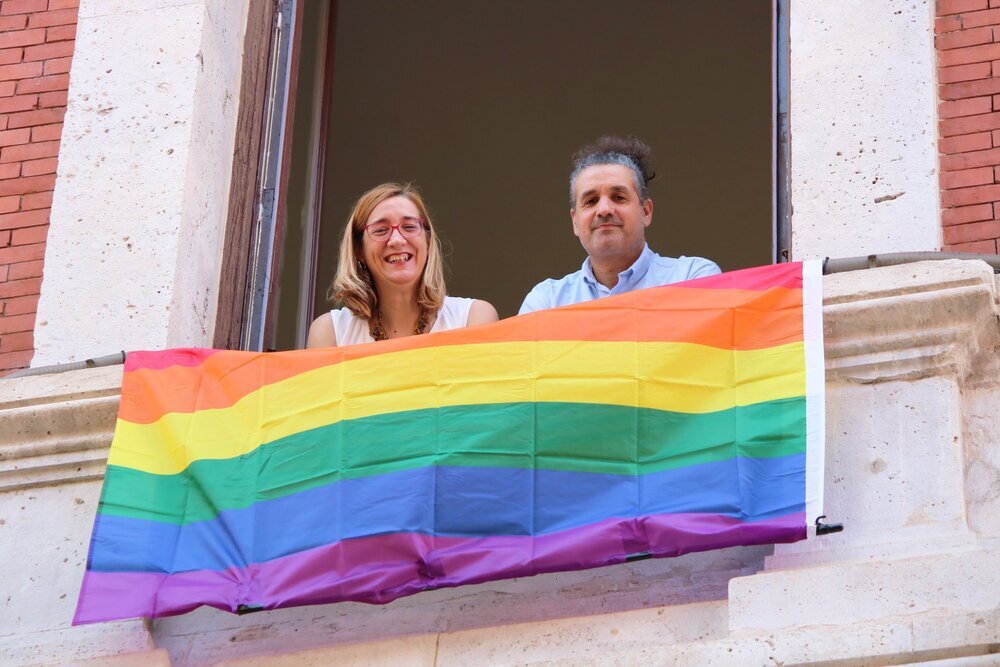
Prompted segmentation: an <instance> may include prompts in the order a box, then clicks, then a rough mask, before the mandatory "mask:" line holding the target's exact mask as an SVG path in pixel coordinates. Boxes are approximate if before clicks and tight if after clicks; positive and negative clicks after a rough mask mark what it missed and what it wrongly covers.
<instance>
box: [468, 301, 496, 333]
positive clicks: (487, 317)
mask: <svg viewBox="0 0 1000 667" xmlns="http://www.w3.org/2000/svg"><path fill="white" fill-rule="evenodd" d="M498 319H500V317H499V316H498V315H497V309H496V308H494V307H493V304H492V303H490V302H489V301H483V300H481V299H476V300H475V301H473V302H472V307H471V308H469V320H468V322H467V324H468V325H469V326H470V327H471V326H472V325H474V324H489V323H490V322H496V321H497V320H498Z"/></svg>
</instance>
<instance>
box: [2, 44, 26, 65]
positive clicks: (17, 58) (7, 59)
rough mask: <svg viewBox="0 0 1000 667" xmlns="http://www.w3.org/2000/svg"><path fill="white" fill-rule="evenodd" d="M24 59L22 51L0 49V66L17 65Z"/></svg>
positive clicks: (20, 49) (19, 49) (18, 49)
mask: <svg viewBox="0 0 1000 667" xmlns="http://www.w3.org/2000/svg"><path fill="white" fill-rule="evenodd" d="M23 58H24V49H22V48H20V47H18V48H13V49H0V65H10V64H12V63H19V62H21V60H23Z"/></svg>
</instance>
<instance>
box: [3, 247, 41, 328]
mask: <svg viewBox="0 0 1000 667" xmlns="http://www.w3.org/2000/svg"><path fill="white" fill-rule="evenodd" d="M8 250H9V248H8ZM0 252H4V251H3V250H0ZM34 328H35V313H25V314H24V315H15V316H13V317H0V336H3V334H8V333H18V332H20V331H31V330H32V329H34Z"/></svg>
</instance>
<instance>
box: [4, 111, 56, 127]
mask: <svg viewBox="0 0 1000 667" xmlns="http://www.w3.org/2000/svg"><path fill="white" fill-rule="evenodd" d="M65 115H66V108H65V107H53V108H51V109H36V110H35V111H23V112H21V113H15V114H11V115H10V120H9V124H8V127H11V128H15V127H34V126H36V125H52V124H53V123H61V122H62V120H63V117H64V116H65Z"/></svg>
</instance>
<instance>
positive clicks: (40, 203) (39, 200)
mask: <svg viewBox="0 0 1000 667" xmlns="http://www.w3.org/2000/svg"><path fill="white" fill-rule="evenodd" d="M20 199H21V210H22V211H34V210H36V209H39V208H52V193H51V192H36V193H34V194H30V195H24V196H23V197H21V198H20ZM965 222H968V220H966V221H965Z"/></svg>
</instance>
